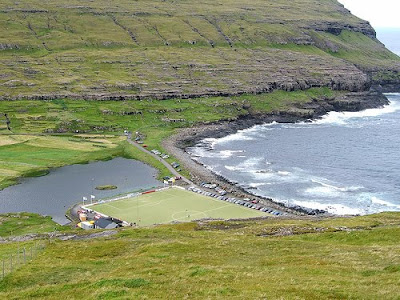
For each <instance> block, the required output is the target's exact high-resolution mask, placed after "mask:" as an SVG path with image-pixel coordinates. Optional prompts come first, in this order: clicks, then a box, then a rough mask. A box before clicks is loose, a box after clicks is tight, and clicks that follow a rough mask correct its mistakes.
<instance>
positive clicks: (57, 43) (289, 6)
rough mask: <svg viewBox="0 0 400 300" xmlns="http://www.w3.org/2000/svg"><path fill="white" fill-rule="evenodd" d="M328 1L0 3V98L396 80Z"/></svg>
mask: <svg viewBox="0 0 400 300" xmlns="http://www.w3.org/2000/svg"><path fill="white" fill-rule="evenodd" d="M399 71H400V58H399V57H397V56H396V55H395V54H393V53H391V52H390V51H388V50H387V49H385V47H384V45H382V44H381V43H380V42H379V41H378V40H377V39H376V34H375V31H374V29H373V28H372V27H371V26H370V25H369V23H367V22H366V21H363V20H360V19H358V18H357V17H355V16H353V15H351V13H350V12H349V11H348V10H347V9H345V8H344V7H343V6H342V5H341V4H340V3H338V2H337V1H336V0H324V1H322V0H320V1H316V0H296V1H286V0H277V1H272V0H254V1H251V2H250V3H244V2H243V1H239V0H219V1H193V0H185V1H156V0H139V1H127V0H118V1H112V2H109V1H106V0H100V1H90V2H89V1H85V2H82V1H77V0H75V1H65V0H60V1H50V2H43V1H38V0H24V1H19V2H15V1H11V0H6V1H2V3H0V99H54V98H60V97H70V98H84V99H143V98H156V99H165V98H171V97H183V98H188V97H197V96H204V95H238V94H241V93H263V92H269V91H271V90H274V89H282V90H287V91H291V90H297V89H307V88H310V87H321V86H325V87H330V88H332V89H337V90H346V91H354V92H359V91H365V90H368V89H369V88H370V86H371V84H373V83H374V84H378V83H390V84H391V85H392V86H396V84H398V83H399V82H400V80H399Z"/></svg>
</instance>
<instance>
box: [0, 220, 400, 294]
mask: <svg viewBox="0 0 400 300" xmlns="http://www.w3.org/2000/svg"><path fill="white" fill-rule="evenodd" d="M399 225H400V216H399V214H398V213H384V214H378V215H372V216H367V217H357V218H332V219H327V220H320V221H318V220H282V219H281V220H278V219H275V220H274V219H271V220H264V221H240V222H239V221H237V222H211V223H200V224H196V223H186V224H180V225H170V226H159V227H155V228H148V229H123V230H120V231H119V233H118V234H117V235H114V236H110V237H108V238H98V239H90V240H75V241H60V240H57V239H56V240H54V241H52V242H51V243H47V245H46V247H45V249H44V250H43V251H42V252H40V254H39V255H38V257H37V258H35V259H34V260H33V261H32V262H29V263H28V264H26V265H24V266H21V267H20V268H19V269H17V270H16V271H14V272H13V273H11V274H10V275H7V276H6V278H5V279H4V280H2V281H0V297H1V298H3V299H60V298H65V299H82V298H85V299H183V298H190V299H227V298H229V299H399V297H400V292H399V289H398V278H399V274H400V257H399V255H398V254H399V251H400V248H399V244H398V241H399V238H400V227H399ZM15 247H16V244H15V243H14V244H7V243H6V244H0V249H2V251H0V253H6V252H5V250H6V249H8V251H11V250H12V249H14V248H15Z"/></svg>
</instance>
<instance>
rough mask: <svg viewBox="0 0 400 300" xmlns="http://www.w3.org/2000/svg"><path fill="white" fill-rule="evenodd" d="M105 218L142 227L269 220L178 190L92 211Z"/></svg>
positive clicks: (105, 205)
mask: <svg viewBox="0 0 400 300" xmlns="http://www.w3.org/2000/svg"><path fill="white" fill-rule="evenodd" d="M91 208H92V209H93V210H95V211H97V212H100V213H102V214H105V215H108V216H112V217H115V218H119V219H122V220H124V221H127V222H132V223H136V224H138V225H139V226H148V225H153V224H163V223H164V224H165V223H171V222H174V221H175V222H186V221H192V220H199V219H205V218H212V219H242V218H243V219H244V218H255V217H262V216H268V214H267V213H264V212H260V211H257V210H253V209H249V208H245V207H242V206H239V205H236V204H232V203H228V202H224V201H221V200H217V199H214V198H211V197H206V196H203V195H199V194H196V193H193V192H189V191H185V190H181V189H178V188H173V189H168V190H164V191H160V192H155V193H151V194H145V195H140V196H138V197H133V198H129V199H124V200H117V201H112V202H108V203H102V204H96V205H94V206H93V207H91Z"/></svg>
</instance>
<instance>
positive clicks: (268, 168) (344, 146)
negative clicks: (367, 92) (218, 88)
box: [188, 94, 400, 215]
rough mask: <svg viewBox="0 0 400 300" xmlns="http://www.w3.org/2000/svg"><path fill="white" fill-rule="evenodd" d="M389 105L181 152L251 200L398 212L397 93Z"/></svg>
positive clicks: (259, 130)
mask: <svg viewBox="0 0 400 300" xmlns="http://www.w3.org/2000/svg"><path fill="white" fill-rule="evenodd" d="M387 96H388V98H389V100H390V101H391V103H390V105H388V106H385V107H384V108H382V109H369V110H366V111H363V112H345V113H338V112H331V113H329V114H327V115H326V116H324V117H323V118H322V119H320V120H316V121H314V122H312V123H297V124H276V123H275V124H274V123H273V124H267V125H260V126H255V127H253V128H250V129H247V130H243V131H239V132H238V133H236V134H233V135H230V136H227V137H224V138H220V139H206V140H204V141H202V143H200V144H199V145H198V146H196V147H193V148H190V149H188V152H189V153H191V154H192V157H193V158H194V159H196V160H198V161H199V162H200V163H203V164H205V165H206V166H207V167H208V168H209V169H211V170H212V171H214V172H215V173H217V174H220V175H222V176H224V177H225V178H227V179H229V180H230V181H232V182H236V183H237V184H238V185H240V186H242V187H244V188H246V189H248V190H249V191H250V192H252V193H254V194H258V195H261V196H265V197H271V198H273V199H275V200H276V201H278V202H282V203H285V204H287V205H301V206H303V207H308V208H314V209H323V210H326V211H328V212H330V213H333V214H340V215H342V214H370V213H376V212H382V211H400V151H399V150H400V149H399V145H400V94H388V95H387Z"/></svg>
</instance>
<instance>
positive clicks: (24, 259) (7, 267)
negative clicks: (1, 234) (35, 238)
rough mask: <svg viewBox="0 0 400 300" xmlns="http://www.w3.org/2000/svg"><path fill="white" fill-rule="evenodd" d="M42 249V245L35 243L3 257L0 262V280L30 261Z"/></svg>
mask: <svg viewBox="0 0 400 300" xmlns="http://www.w3.org/2000/svg"><path fill="white" fill-rule="evenodd" d="M43 249H44V244H42V243H35V244H34V245H32V246H28V247H21V248H18V249H17V251H16V252H14V253H11V254H8V255H5V256H3V258H2V259H1V261H0V264H1V265H0V268H1V274H0V275H1V280H3V279H4V278H5V277H6V276H7V275H8V274H10V273H12V272H13V271H15V270H17V269H18V268H19V267H21V266H23V265H25V264H26V263H28V262H30V261H32V260H33V259H34V258H35V257H36V256H37V255H38V254H39V253H40V252H41V251H42V250H43Z"/></svg>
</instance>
